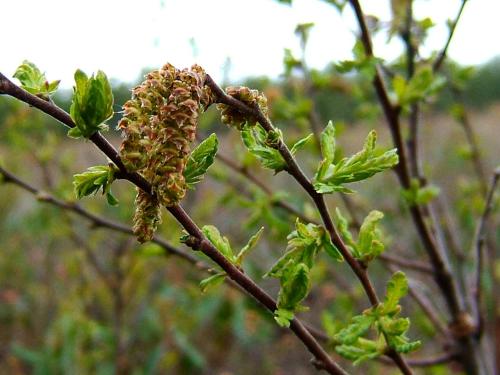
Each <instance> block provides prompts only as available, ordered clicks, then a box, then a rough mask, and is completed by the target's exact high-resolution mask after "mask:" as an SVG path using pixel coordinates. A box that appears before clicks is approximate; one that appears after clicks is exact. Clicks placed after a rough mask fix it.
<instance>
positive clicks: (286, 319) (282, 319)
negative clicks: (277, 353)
mask: <svg viewBox="0 0 500 375" xmlns="http://www.w3.org/2000/svg"><path fill="white" fill-rule="evenodd" d="M293 318H294V312H293V311H290V310H286V309H278V310H276V311H275V312H274V320H276V322H277V323H278V325H279V326H281V327H286V328H289V327H290V322H291V321H292V320H293Z"/></svg>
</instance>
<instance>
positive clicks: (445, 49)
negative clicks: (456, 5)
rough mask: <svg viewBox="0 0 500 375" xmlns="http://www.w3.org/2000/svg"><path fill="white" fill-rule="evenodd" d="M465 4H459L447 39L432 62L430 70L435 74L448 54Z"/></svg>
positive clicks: (463, 1) (464, 0) (463, 0)
mask: <svg viewBox="0 0 500 375" xmlns="http://www.w3.org/2000/svg"><path fill="white" fill-rule="evenodd" d="M466 2H467V0H462V4H460V9H459V10H458V13H457V16H456V17H455V21H453V23H452V24H451V27H450V32H449V34H448V38H447V39H446V43H445V45H444V47H443V49H442V50H441V52H440V53H439V55H438V57H437V58H436V60H435V61H434V64H432V70H434V71H435V72H437V71H438V70H439V69H440V68H441V65H442V64H443V62H444V59H445V58H446V54H447V53H448V47H449V46H450V43H451V40H452V39H453V34H455V29H456V28H457V25H458V21H459V20H460V17H461V16H462V13H463V11H464V7H465V3H466Z"/></svg>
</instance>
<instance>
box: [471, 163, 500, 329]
mask: <svg viewBox="0 0 500 375" xmlns="http://www.w3.org/2000/svg"><path fill="white" fill-rule="evenodd" d="M499 179H500V167H499V168H497V170H496V171H495V173H494V174H493V177H492V178H491V183H490V188H489V190H488V195H487V197H486V202H485V206H484V210H483V213H482V215H481V217H480V218H479V222H478V224H477V228H476V233H475V235H474V242H473V249H472V251H471V253H472V254H474V256H475V258H474V263H475V265H474V273H473V274H472V278H471V280H472V283H473V285H472V288H471V290H472V293H473V296H474V297H473V299H474V305H473V306H474V310H475V315H476V316H475V318H476V324H477V330H478V332H477V333H478V335H481V334H482V333H483V329H484V317H483V313H482V305H483V303H482V295H483V293H482V289H483V288H482V287H481V278H482V276H483V268H484V251H483V249H484V243H485V239H486V224H487V222H488V219H489V216H490V214H491V212H492V210H493V206H494V203H495V199H494V196H495V191H496V187H497V183H498V180H499ZM492 261H493V260H492ZM496 292H497V291H496V290H494V289H493V293H496Z"/></svg>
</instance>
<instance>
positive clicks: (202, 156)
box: [184, 133, 219, 189]
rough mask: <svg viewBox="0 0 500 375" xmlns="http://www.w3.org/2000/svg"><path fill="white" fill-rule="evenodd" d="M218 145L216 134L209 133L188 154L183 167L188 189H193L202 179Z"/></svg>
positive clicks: (212, 160) (211, 162)
mask: <svg viewBox="0 0 500 375" xmlns="http://www.w3.org/2000/svg"><path fill="white" fill-rule="evenodd" d="M218 145H219V141H218V139H217V136H216V135H215V133H214V134H211V135H210V136H209V137H208V138H207V139H205V140H204V141H203V142H201V143H200V144H199V145H198V146H197V147H196V148H195V149H194V150H193V151H192V152H191V154H190V155H189V159H188V161H187V163H186V168H185V169H184V178H185V180H186V184H187V186H188V187H189V188H190V189H193V187H194V185H195V184H197V183H198V182H200V181H201V180H203V175H204V174H205V172H206V171H207V169H208V168H209V167H210V166H211V165H212V164H213V162H214V158H215V154H217V149H218Z"/></svg>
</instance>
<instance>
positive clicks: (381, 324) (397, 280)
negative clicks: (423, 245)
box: [333, 272, 421, 365]
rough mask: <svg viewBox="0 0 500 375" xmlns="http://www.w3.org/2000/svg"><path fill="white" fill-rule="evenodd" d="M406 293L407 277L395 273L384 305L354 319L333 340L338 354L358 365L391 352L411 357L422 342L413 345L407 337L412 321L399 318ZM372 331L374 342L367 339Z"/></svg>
mask: <svg viewBox="0 0 500 375" xmlns="http://www.w3.org/2000/svg"><path fill="white" fill-rule="evenodd" d="M407 293H408V281H407V279H406V276H405V274H404V273H402V272H396V273H395V274H394V275H393V276H392V278H391V279H390V280H389V282H388V284H387V290H386V295H385V299H384V302H382V303H380V304H378V305H377V306H374V307H372V308H370V309H368V310H365V311H364V312H363V313H362V314H360V315H356V316H354V317H353V318H352V319H351V322H350V323H349V325H348V326H347V327H345V328H343V329H341V330H340V331H338V332H337V333H336V334H335V335H334V336H333V343H334V345H335V351H336V352H337V353H339V354H340V355H341V356H343V357H345V358H347V359H350V360H352V361H353V362H354V364H355V365H356V364H359V363H361V362H363V361H366V360H368V359H373V358H377V357H379V356H381V355H384V354H385V353H387V352H388V350H395V351H396V352H398V353H409V352H411V351H414V350H416V349H418V348H419V347H420V345H421V342H420V341H410V339H409V338H408V337H407V336H406V333H407V331H408V329H409V328H410V320H409V319H408V318H400V317H399V314H400V312H401V306H400V305H399V300H400V299H401V298H402V297H404V296H405V295H406V294H407ZM370 330H373V331H375V335H376V337H375V338H374V339H370V338H367V337H366V336H367V334H368V333H369V331H370Z"/></svg>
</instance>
